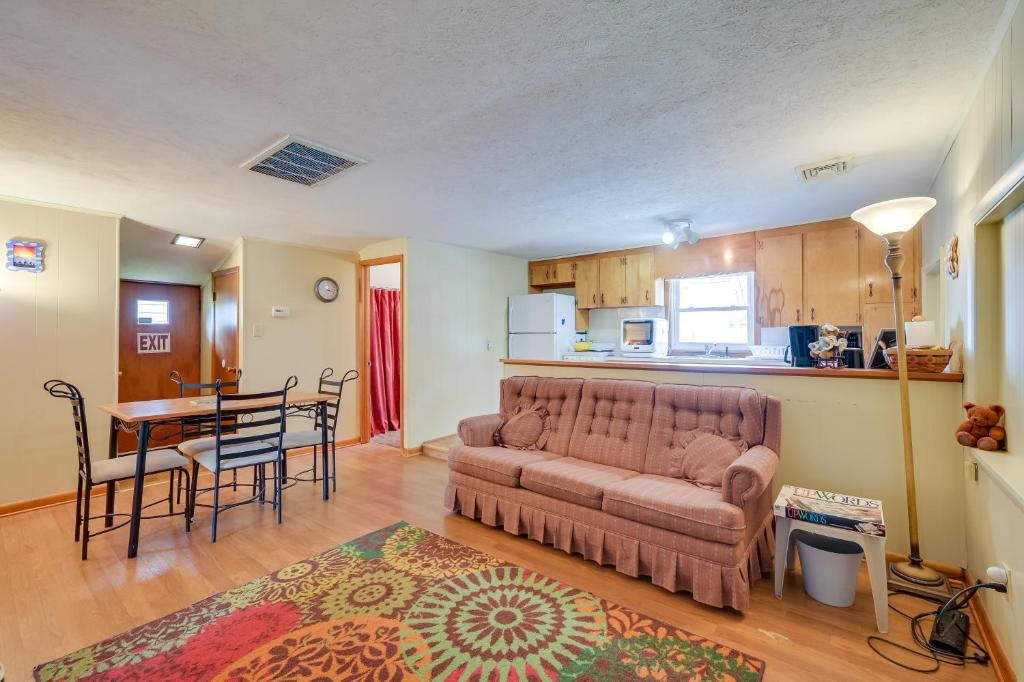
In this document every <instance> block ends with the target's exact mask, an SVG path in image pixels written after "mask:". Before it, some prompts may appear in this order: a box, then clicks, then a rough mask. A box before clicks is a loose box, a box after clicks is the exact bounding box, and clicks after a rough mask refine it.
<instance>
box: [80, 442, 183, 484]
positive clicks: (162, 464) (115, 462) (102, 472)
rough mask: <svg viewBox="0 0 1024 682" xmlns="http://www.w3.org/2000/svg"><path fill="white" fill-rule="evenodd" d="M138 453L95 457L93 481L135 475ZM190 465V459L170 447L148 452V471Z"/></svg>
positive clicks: (114, 479)
mask: <svg viewBox="0 0 1024 682" xmlns="http://www.w3.org/2000/svg"><path fill="white" fill-rule="evenodd" d="M136 458H137V455H125V456H123V457H114V458H113V459H94V460H93V461H92V462H91V467H90V470H91V472H92V482H93V483H106V482H107V481H119V480H121V479H125V478H132V477H134V476H135V461H136ZM187 465H188V460H187V459H185V458H184V457H182V456H181V455H180V454H178V453H177V452H175V451H174V450H171V449H170V448H167V449H164V450H150V451H149V452H147V453H146V473H147V474H155V473H157V472H160V471H169V470H171V469H177V468H178V467H183V466H187Z"/></svg>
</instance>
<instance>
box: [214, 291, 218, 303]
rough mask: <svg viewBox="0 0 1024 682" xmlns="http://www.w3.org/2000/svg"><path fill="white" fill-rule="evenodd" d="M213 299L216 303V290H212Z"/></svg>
mask: <svg viewBox="0 0 1024 682" xmlns="http://www.w3.org/2000/svg"><path fill="white" fill-rule="evenodd" d="M213 300H214V302H215V303H216V301H217V292H216V291H214V292H213Z"/></svg>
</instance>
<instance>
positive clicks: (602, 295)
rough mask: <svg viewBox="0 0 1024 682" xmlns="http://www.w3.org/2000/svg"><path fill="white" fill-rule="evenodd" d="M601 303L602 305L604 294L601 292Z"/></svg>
mask: <svg viewBox="0 0 1024 682" xmlns="http://www.w3.org/2000/svg"><path fill="white" fill-rule="evenodd" d="M601 305H604V294H601Z"/></svg>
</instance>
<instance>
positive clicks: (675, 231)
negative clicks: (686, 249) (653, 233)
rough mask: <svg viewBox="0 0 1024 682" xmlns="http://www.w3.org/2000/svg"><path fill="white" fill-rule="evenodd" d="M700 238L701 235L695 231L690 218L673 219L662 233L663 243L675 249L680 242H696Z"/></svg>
mask: <svg viewBox="0 0 1024 682" xmlns="http://www.w3.org/2000/svg"><path fill="white" fill-rule="evenodd" d="M699 239H700V235H699V234H697V233H696V232H694V231H693V222H692V221H689V220H673V221H671V222H670V223H669V224H668V227H666V228H665V231H664V232H662V233H661V243H662V244H664V245H665V246H671V247H672V248H673V249H677V248H679V244H680V242H686V243H687V244H696V243H697V240H699Z"/></svg>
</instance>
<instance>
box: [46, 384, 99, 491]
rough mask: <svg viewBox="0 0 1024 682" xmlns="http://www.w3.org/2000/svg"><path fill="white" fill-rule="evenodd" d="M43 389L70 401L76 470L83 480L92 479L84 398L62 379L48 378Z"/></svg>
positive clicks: (55, 396) (73, 386) (56, 396)
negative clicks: (73, 428)
mask: <svg viewBox="0 0 1024 682" xmlns="http://www.w3.org/2000/svg"><path fill="white" fill-rule="evenodd" d="M43 389H44V390H45V391H46V392H47V393H49V394H50V395H52V396H53V397H54V398H66V399H67V400H68V401H70V402H71V416H72V417H73V418H74V420H75V442H76V444H77V445H78V471H79V473H80V474H82V475H84V476H85V480H86V481H89V480H92V479H91V476H92V465H91V460H90V459H89V425H88V423H87V422H86V419H85V398H84V397H82V392H81V391H79V390H78V387H77V386H75V385H74V384H70V383H68V382H66V381H64V380H62V379H50V380H49V381H47V382H46V383H45V384H43Z"/></svg>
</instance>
